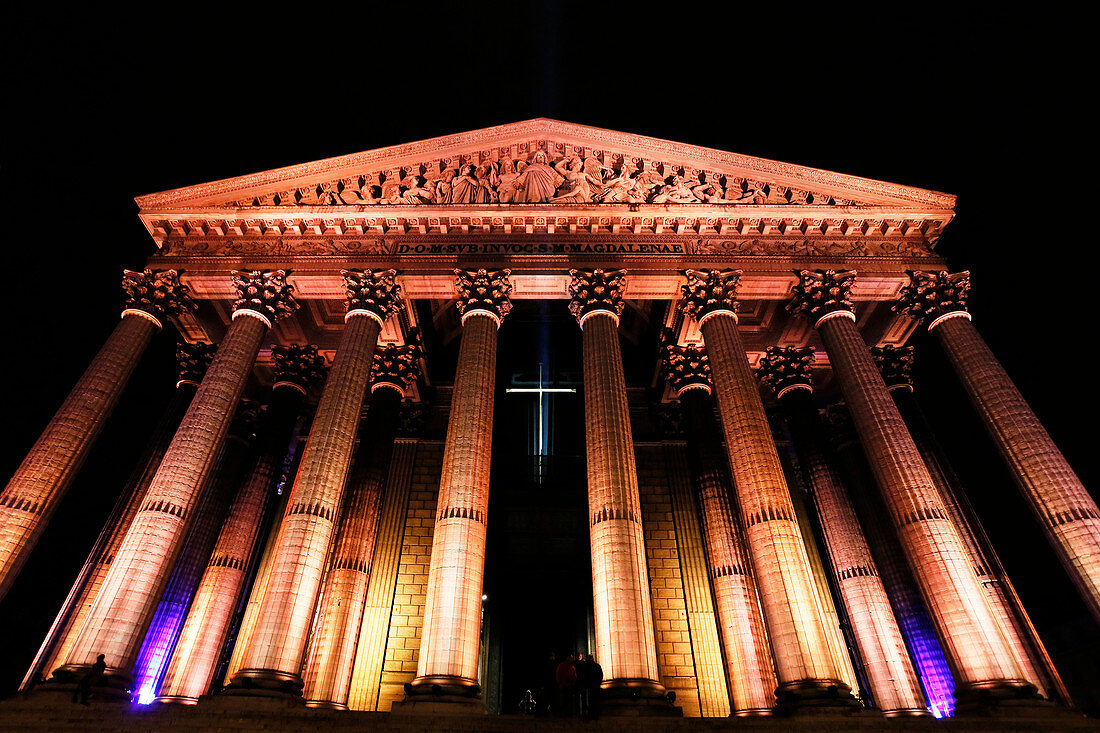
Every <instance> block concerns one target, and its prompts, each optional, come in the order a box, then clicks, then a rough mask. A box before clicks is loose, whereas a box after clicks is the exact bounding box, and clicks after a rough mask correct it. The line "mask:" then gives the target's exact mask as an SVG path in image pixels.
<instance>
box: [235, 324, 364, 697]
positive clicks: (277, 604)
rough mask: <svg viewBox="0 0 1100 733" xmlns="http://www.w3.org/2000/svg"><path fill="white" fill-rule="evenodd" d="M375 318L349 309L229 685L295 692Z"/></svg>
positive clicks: (356, 420)
mask: <svg viewBox="0 0 1100 733" xmlns="http://www.w3.org/2000/svg"><path fill="white" fill-rule="evenodd" d="M381 323H382V319H381V318H380V317H378V316H377V315H375V314H373V313H367V312H366V311H351V312H349V314H348V319H347V321H346V323H345V324H344V331H343V335H342V336H341V337H340V344H339V346H338V347H337V350H336V356H335V358H334V360H333V363H332V369H331V371H330V372H329V376H328V380H327V381H326V382H325V388H324V391H323V392H322V394H321V400H320V402H319V403H318V405H317V411H316V413H315V416H314V419H313V426H312V428H311V429H310V432H309V438H308V440H307V442H306V447H305V450H304V451H303V453H302V460H301V463H300V465H299V467H298V474H297V476H296V477H295V479H294V486H293V488H292V489H291V492H290V498H289V500H288V502H287V509H286V514H285V515H284V516H283V520H282V524H281V525H280V528H279V537H278V540H277V541H276V544H275V553H274V556H273V559H272V565H271V572H270V574H269V576H268V581H267V588H266V590H265V592H264V596H263V600H262V601H261V603H260V607H259V612H258V613H257V616H256V625H255V627H254V629H253V632H252V635H251V637H250V638H249V639H248V648H247V651H246V652H245V654H244V656H243V658H242V661H241V669H240V670H238V671H237V673H236V674H235V675H234V676H233V681H232V684H233V686H234V687H236V688H248V687H260V688H265V689H276V690H282V691H286V692H291V693H294V694H298V693H300V691H301V689H302V684H303V683H302V679H301V677H300V676H299V671H300V669H301V665H302V659H303V656H304V655H305V651H306V641H307V637H308V635H309V626H310V622H311V620H312V617H313V610H314V606H315V605H316V601H317V593H318V591H319V590H320V587H321V577H322V574H323V573H324V570H325V563H326V562H327V560H328V554H329V550H330V548H331V546H332V539H333V534H334V532H335V529H336V521H337V519H338V517H339V513H340V506H341V500H342V496H343V491H344V483H345V481H346V480H347V476H348V470H349V468H350V466H351V456H352V449H353V448H354V445H355V431H356V429H357V428H358V424H359V415H360V409H361V407H362V404H363V397H364V395H365V394H366V389H367V383H368V380H369V378H370V367H371V359H372V358H373V356H374V349H375V345H376V344H377V342H378V334H379V332H380V330H381Z"/></svg>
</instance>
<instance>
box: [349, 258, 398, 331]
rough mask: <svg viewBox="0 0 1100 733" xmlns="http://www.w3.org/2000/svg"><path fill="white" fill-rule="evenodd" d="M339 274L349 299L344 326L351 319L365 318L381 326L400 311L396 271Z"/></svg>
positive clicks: (360, 271)
mask: <svg viewBox="0 0 1100 733" xmlns="http://www.w3.org/2000/svg"><path fill="white" fill-rule="evenodd" d="M340 274H341V275H342V276H343V278H344V289H345V290H346V291H347V296H348V302H347V306H348V312H347V315H345V316H344V322H345V323H346V322H347V321H348V319H349V318H351V317H352V316H355V315H366V316H369V317H370V318H373V319H374V320H376V321H378V324H379V325H382V324H384V323H385V322H386V319H388V318H389V317H390V316H392V315H393V314H395V313H397V311H398V309H399V308H400V307H401V286H400V285H398V284H397V270H379V271H377V272H374V271H371V270H367V271H362V270H341V271H340Z"/></svg>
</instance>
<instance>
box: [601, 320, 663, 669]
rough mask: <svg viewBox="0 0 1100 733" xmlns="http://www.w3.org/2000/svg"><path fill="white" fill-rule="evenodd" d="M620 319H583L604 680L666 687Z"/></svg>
mask: <svg viewBox="0 0 1100 733" xmlns="http://www.w3.org/2000/svg"><path fill="white" fill-rule="evenodd" d="M618 322H619V319H618V317H617V316H616V315H615V314H614V313H612V312H610V311H602V310H596V311H593V312H591V313H590V314H588V315H587V316H586V317H585V320H584V321H583V322H582V324H581V328H582V342H583V347H582V348H583V358H584V413H585V420H584V424H585V442H586V444H587V453H588V513H589V526H590V533H591V534H590V537H591V543H592V592H593V596H594V612H595V624H596V658H597V660H598V661H599V662H600V664H601V665H602V666H603V670H604V680H605V686H606V687H628V686H646V687H649V688H651V689H652V690H658V689H663V688H662V686H661V685H660V682H659V680H660V676H659V674H658V670H657V644H656V638H655V636H654V632H653V609H652V602H651V600H650V595H649V577H648V573H647V569H646V556H645V536H644V533H643V531H642V512H641V499H640V496H639V494H638V471H637V467H636V466H635V462H634V441H633V439H632V437H631V432H630V411H629V408H628V406H627V400H626V381H625V379H624V376H623V359H622V353H621V352H620V349H619V331H618Z"/></svg>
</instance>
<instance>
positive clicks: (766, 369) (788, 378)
mask: <svg viewBox="0 0 1100 733" xmlns="http://www.w3.org/2000/svg"><path fill="white" fill-rule="evenodd" d="M813 365H814V349H813V347H812V346H803V347H797V346H769V347H768V348H767V349H765V350H764V358H762V359H761V360H760V366H759V367H758V368H757V369H756V376H757V377H758V378H759V379H760V382H761V384H763V385H764V386H765V387H767V388H768V389H770V390H771V391H773V392H774V393H775V397H776V399H780V398H782V397H783V395H785V394H787V393H789V392H793V391H794V390H798V389H804V390H808V391H810V392H813V390H814V386H813Z"/></svg>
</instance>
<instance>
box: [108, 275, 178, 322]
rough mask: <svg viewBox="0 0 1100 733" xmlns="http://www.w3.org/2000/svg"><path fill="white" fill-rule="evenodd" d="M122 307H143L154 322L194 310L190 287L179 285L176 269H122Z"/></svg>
mask: <svg viewBox="0 0 1100 733" xmlns="http://www.w3.org/2000/svg"><path fill="white" fill-rule="evenodd" d="M122 308H123V311H142V312H144V313H148V314H149V315H151V316H153V318H155V319H156V320H157V322H158V323H159V322H161V321H163V319H164V318H165V317H169V316H178V315H179V314H180V313H181V312H183V311H193V310H194V309H195V302H194V301H193V300H192V299H191V289H190V288H188V287H187V286H186V285H182V284H181V283H180V279H179V272H177V271H176V270H149V269H146V270H144V271H142V272H137V271H134V270H123V271H122Z"/></svg>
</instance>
